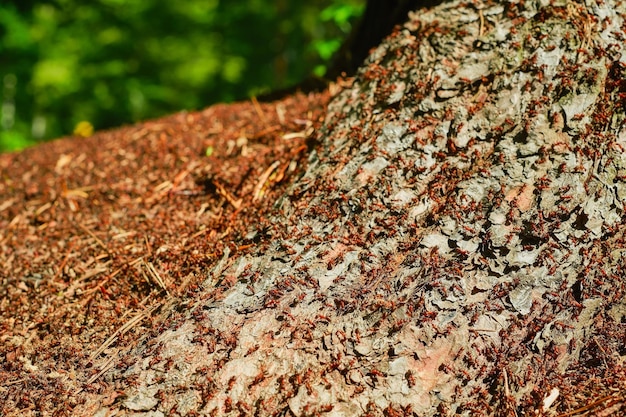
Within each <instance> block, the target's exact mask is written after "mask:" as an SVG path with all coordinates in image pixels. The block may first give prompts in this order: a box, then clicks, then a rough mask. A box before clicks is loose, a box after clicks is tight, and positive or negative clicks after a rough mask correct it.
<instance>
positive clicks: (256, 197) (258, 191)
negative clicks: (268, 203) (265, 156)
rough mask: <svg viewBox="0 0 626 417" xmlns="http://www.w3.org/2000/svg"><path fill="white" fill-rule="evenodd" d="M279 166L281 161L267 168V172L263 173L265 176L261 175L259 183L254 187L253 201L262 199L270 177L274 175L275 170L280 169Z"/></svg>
mask: <svg viewBox="0 0 626 417" xmlns="http://www.w3.org/2000/svg"><path fill="white" fill-rule="evenodd" d="M279 165H280V161H274V163H273V164H272V165H270V166H269V168H267V169H266V170H265V172H263V174H261V177H260V178H259V182H258V183H257V184H256V186H255V187H254V197H252V201H258V200H260V199H261V197H262V196H263V194H262V191H263V186H264V185H265V183H266V182H267V179H268V178H269V177H270V175H272V172H274V170H275V169H276V168H278V166H279Z"/></svg>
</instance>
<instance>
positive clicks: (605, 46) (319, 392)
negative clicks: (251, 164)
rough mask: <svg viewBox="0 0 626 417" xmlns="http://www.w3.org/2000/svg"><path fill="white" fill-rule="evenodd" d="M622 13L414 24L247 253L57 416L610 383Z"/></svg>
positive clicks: (294, 409)
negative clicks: (73, 409)
mask: <svg viewBox="0 0 626 417" xmlns="http://www.w3.org/2000/svg"><path fill="white" fill-rule="evenodd" d="M624 15H625V10H624V5H623V4H622V2H618V1H608V0H606V1H603V2H594V1H585V2H558V1H553V2H548V1H525V2H497V3H493V2H490V3H469V2H459V1H455V2H450V3H446V4H442V5H440V6H438V7H436V8H434V9H432V10H429V11H424V12H422V13H421V14H420V15H416V14H412V15H411V18H410V20H409V22H407V23H406V24H405V26H404V28H403V29H402V30H400V31H397V32H395V33H394V34H393V35H392V36H390V37H389V38H387V39H386V40H385V41H384V42H383V43H382V44H381V45H380V47H378V48H377V49H376V50H375V51H374V53H373V54H372V55H371V56H370V57H369V58H368V61H367V62H366V64H365V65H364V66H363V67H362V68H361V69H360V71H359V73H358V75H357V77H356V79H355V80H354V82H353V83H352V84H351V85H349V86H347V87H345V88H344V90H343V91H341V92H340V93H339V94H338V95H337V97H336V98H335V99H334V100H333V102H332V103H331V105H330V108H329V109H328V115H327V118H326V122H325V127H324V130H323V132H321V135H320V141H321V143H320V146H319V147H318V148H317V150H316V151H314V152H313V153H312V155H311V157H310V166H309V168H308V171H307V173H306V175H304V177H302V178H300V179H299V180H297V181H296V182H295V183H294V184H293V187H292V188H291V191H290V193H289V194H288V195H285V196H284V197H283V198H282V199H281V200H280V201H277V202H276V208H277V214H276V217H275V219H273V220H274V223H275V224H276V228H275V229H274V230H269V231H251V234H250V236H249V238H250V239H257V240H259V241H261V242H265V243H266V244H265V245H263V244H260V245H259V250H258V251H257V252H256V253H253V254H250V255H246V256H239V255H237V256H235V255H232V256H231V255H230V254H229V253H228V252H227V253H225V255H224V258H223V260H222V262H220V263H219V264H218V265H217V266H216V267H215V268H214V269H213V270H211V271H209V272H208V275H207V279H206V281H205V283H204V290H203V293H202V294H201V295H200V296H199V297H198V298H197V299H192V300H178V301H176V303H177V304H178V310H179V311H180V310H181V309H182V311H183V314H182V316H177V317H176V318H175V319H174V318H172V319H171V320H169V322H168V321H167V320H166V321H165V323H166V324H165V330H162V331H159V332H158V333H156V332H154V333H152V334H150V335H147V336H146V337H145V340H144V341H143V342H142V343H141V344H139V347H137V348H135V349H134V350H133V351H131V352H127V353H126V354H125V355H126V356H125V357H124V358H122V359H120V360H119V361H120V363H124V364H126V365H128V364H130V366H121V367H119V368H118V367H115V366H113V367H112V368H111V370H110V371H108V372H106V373H105V374H104V375H103V376H102V378H103V380H104V381H107V382H108V383H109V384H110V385H111V386H112V387H113V386H115V387H117V390H118V394H122V396H121V397H119V398H118V400H117V401H115V402H113V403H112V404H108V403H107V401H105V396H104V395H102V394H99V395H95V394H90V395H89V396H86V397H85V398H86V399H87V402H86V403H85V405H84V406H82V408H79V409H77V413H87V414H88V413H92V414H95V415H98V416H104V415H108V414H107V413H112V412H116V413H118V414H116V415H118V416H119V415H152V416H156V415H167V414H168V413H169V412H170V410H172V408H173V407H176V409H177V410H178V412H179V413H181V414H183V415H184V414H185V413H187V412H190V411H192V410H193V411H197V412H198V413H199V414H201V415H212V414H213V415H261V416H265V415H296V416H304V415H316V414H320V415H331V416H359V415H383V414H385V415H393V413H397V415H418V416H440V415H441V416H447V415H450V416H453V415H461V416H473V415H529V414H533V415H557V414H559V413H564V412H565V411H567V407H572V406H573V405H572V404H573V403H571V402H568V397H567V396H566V393H567V392H569V391H568V390H570V391H571V386H572V384H574V383H575V381H579V379H576V378H577V375H580V374H581V373H582V374H583V375H584V373H585V372H587V373H588V374H589V375H591V374H593V375H594V378H596V383H597V386H596V388H594V389H597V390H596V391H589V392H590V394H589V395H592V394H593V393H594V392H595V393H596V394H598V393H599V392H601V389H611V388H615V387H616V385H615V384H617V387H619V386H620V385H619V384H622V385H621V387H622V388H623V382H619V381H616V380H615V375H617V373H616V372H617V371H616V370H617V369H621V366H622V364H623V361H624V359H625V356H624V355H625V354H626V352H625V351H624V350H623V341H624V340H625V339H624V337H625V335H626V331H625V327H626V326H625V324H624V322H625V321H626V304H625V301H624V299H623V295H624V281H625V275H624V261H623V258H624V253H625V251H626V247H625V245H624V225H625V217H624V200H625V198H626V182H625V181H624V180H625V178H626V156H625V154H624V147H626V128H625V127H624V123H623V121H624V108H625V107H624V106H625V104H626V81H624V75H625V69H624V68H625V64H626V62H625V61H626V54H625V53H624V44H625V43H624V39H626V36H625V33H624V27H625V21H624ZM225 281H227V282H230V283H232V286H230V287H228V286H225V285H224V282H225ZM251 289H252V290H253V291H251ZM172 317H174V316H172ZM596 344H597V345H598V346H601V347H600V349H598V348H597V347H596ZM594 355H596V359H597V361H591V359H590V358H591V357H593V356H594ZM597 355H599V357H598V356H597ZM105 362H106V359H105V358H103V359H102V363H99V364H97V365H98V366H103V365H104V364H105ZM596 368H597V369H596ZM611 378H613V379H611ZM131 382H132V383H131ZM81 395H86V394H85V393H82V394H81ZM107 398H110V397H107ZM590 401H591V399H590ZM109 403H110V401H109ZM535 412H536V414H535Z"/></svg>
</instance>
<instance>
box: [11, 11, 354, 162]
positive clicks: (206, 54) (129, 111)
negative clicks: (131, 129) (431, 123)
mask: <svg viewBox="0 0 626 417" xmlns="http://www.w3.org/2000/svg"><path fill="white" fill-rule="evenodd" d="M364 3H365V2H364V1H359V0H311V1H307V2H292V1H288V0H240V1H237V2H228V1H219V0H187V1H184V2H174V1H169V0H94V1H84V0H47V1H46V0H20V1H18V2H16V3H15V4H13V5H11V4H8V5H0V94H1V99H2V107H1V108H0V112H1V115H0V116H1V117H0V123H1V124H0V151H6V150H13V149H19V148H21V147H24V146H27V145H29V144H34V143H37V142H39V141H42V140H47V139H51V138H55V137H59V136H64V135H68V134H72V132H73V131H75V132H76V133H77V134H83V135H88V134H89V133H90V127H91V126H92V125H93V126H94V127H95V128H96V129H105V128H110V127H114V126H119V125H121V124H125V123H132V122H136V121H139V120H144V119H147V118H153V117H158V116H162V115H164V114H168V113H173V112H176V111H179V110H183V109H189V110H193V109H200V108H203V107H206V106H208V105H210V104H212V103H216V102H227V101H232V100H238V99H246V98H248V97H250V96H252V95H257V94H262V93H265V92H269V91H271V90H274V89H278V88H284V87H287V86H290V85H293V84H295V83H297V82H298V81H301V80H303V79H304V78H306V77H307V76H308V75H310V74H311V72H314V73H315V74H317V75H323V74H324V72H325V69H326V66H327V65H329V62H330V59H331V57H332V55H333V53H334V52H335V51H336V50H337V49H338V48H339V47H340V46H341V43H342V40H343V39H344V38H345V37H346V36H347V34H348V33H349V32H350V29H351V24H352V23H353V22H354V19H355V18H356V17H358V16H359V15H360V14H361V13H362V10H363V7H364ZM81 122H82V123H81Z"/></svg>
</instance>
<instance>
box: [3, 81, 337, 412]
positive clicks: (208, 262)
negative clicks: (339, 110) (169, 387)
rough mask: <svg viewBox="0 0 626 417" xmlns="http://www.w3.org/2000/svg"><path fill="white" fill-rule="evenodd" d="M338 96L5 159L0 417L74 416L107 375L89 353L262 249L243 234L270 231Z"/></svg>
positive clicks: (125, 338)
mask: <svg viewBox="0 0 626 417" xmlns="http://www.w3.org/2000/svg"><path fill="white" fill-rule="evenodd" d="M332 88H333V87H332V86H331V89H332ZM330 95H331V94H330V93H329V91H328V90H326V91H325V92H322V93H315V94H309V95H303V94H297V95H294V96H290V97H288V98H286V99H284V100H281V101H277V102H273V103H262V104H260V103H258V102H257V101H256V100H253V101H251V102H245V103H236V104H231V105H216V106H213V107H210V108H208V109H206V110H204V111H200V112H189V113H187V112H184V113H179V114H175V115H172V116H170V117H165V118H162V119H158V120H152V121H148V122H145V123H141V124H137V125H134V126H130V127H125V128H121V129H118V130H112V131H106V132H100V133H97V134H95V135H94V136H92V137H90V138H87V139H79V138H65V139H61V140H57V141H54V142H51V143H46V144H43V145H41V146H38V147H36V148H32V149H28V150H25V151H23V152H20V153H14V154H5V155H0V173H1V178H2V179H1V181H0V196H1V198H0V230H2V233H1V234H0V397H3V398H4V400H1V401H0V415H35V414H36V415H41V414H39V413H43V414H50V413H53V412H57V413H60V414H59V415H63V414H70V413H71V410H72V409H73V407H74V406H75V405H76V404H74V403H73V401H75V400H74V399H71V398H76V396H74V395H72V396H70V395H69V394H70V393H72V394H75V393H76V392H77V391H80V390H84V389H89V390H91V391H93V390H96V391H97V383H98V378H99V377H100V376H101V375H102V373H103V372H104V370H106V367H104V368H103V367H100V366H95V365H94V363H93V360H92V359H93V358H94V357H95V356H96V355H92V354H93V353H97V352H101V351H103V350H110V349H113V348H119V347H122V346H127V347H128V346H129V345H132V344H133V343H136V340H137V335H138V334H141V333H143V332H145V331H146V329H148V328H151V327H153V326H154V325H155V324H156V323H155V322H154V321H155V320H157V319H156V317H157V313H158V311H157V310H158V309H159V308H161V309H163V308H164V307H163V306H164V305H170V306H171V304H168V302H167V301H168V300H172V299H174V298H181V297H183V298H184V297H186V296H191V295H193V294H194V293H195V292H197V291H198V289H199V284H200V283H201V282H202V281H203V280H204V279H206V277H205V274H206V272H204V271H206V270H207V269H208V268H210V267H211V266H212V265H213V264H214V263H215V262H216V261H217V260H219V259H220V258H221V257H222V254H223V253H224V251H225V250H229V251H230V253H237V252H242V251H243V252H245V251H247V250H250V248H252V247H254V246H255V245H257V244H258V239H257V240H256V241H255V240H254V239H247V238H246V236H248V237H250V235H248V233H249V232H250V231H251V230H263V228H267V227H271V226H272V225H271V224H268V222H269V221H268V220H267V217H268V214H269V213H271V212H272V210H273V202H274V200H275V199H276V198H277V197H278V196H281V195H282V194H283V193H284V192H285V189H286V187H287V186H288V184H289V183H290V182H291V181H292V179H294V178H297V177H298V176H299V175H302V173H303V172H304V169H305V168H306V164H307V155H308V153H309V150H310V149H311V147H312V146H314V145H315V143H316V140H315V135H316V129H317V128H318V127H319V126H320V123H321V118H322V115H323V112H324V109H325V106H326V104H327V102H328V100H329V97H330ZM227 248H228V249H227ZM257 249H258V248H257ZM70 397H71V398H70ZM29 412H30V414H29ZM55 415H56V414H55Z"/></svg>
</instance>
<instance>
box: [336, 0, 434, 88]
mask: <svg viewBox="0 0 626 417" xmlns="http://www.w3.org/2000/svg"><path fill="white" fill-rule="evenodd" d="M441 1H442V0H368V2H367V5H366V7H365V12H364V13H363V16H362V17H361V19H360V20H359V22H358V24H357V25H355V27H354V29H353V31H352V33H351V34H350V35H349V36H348V38H347V39H346V41H345V42H344V43H343V45H342V47H341V48H340V50H339V51H338V52H337V54H336V55H335V57H334V58H333V63H332V64H331V66H330V68H329V69H328V72H327V73H326V78H328V79H329V80H334V79H335V78H336V77H338V76H340V75H341V74H342V73H345V74H346V75H348V76H352V75H354V73H355V72H356V70H357V69H358V68H359V67H360V66H361V64H363V61H365V58H367V55H368V54H369V51H370V50H371V49H372V48H374V47H376V46H378V45H379V44H380V42H381V41H382V40H383V39H384V38H385V36H387V35H389V34H390V33H391V31H392V30H393V28H394V27H395V26H396V25H401V24H403V23H404V22H406V20H407V19H408V13H409V11H411V10H418V9H420V8H426V7H432V6H434V5H436V4H439V3H441Z"/></svg>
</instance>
